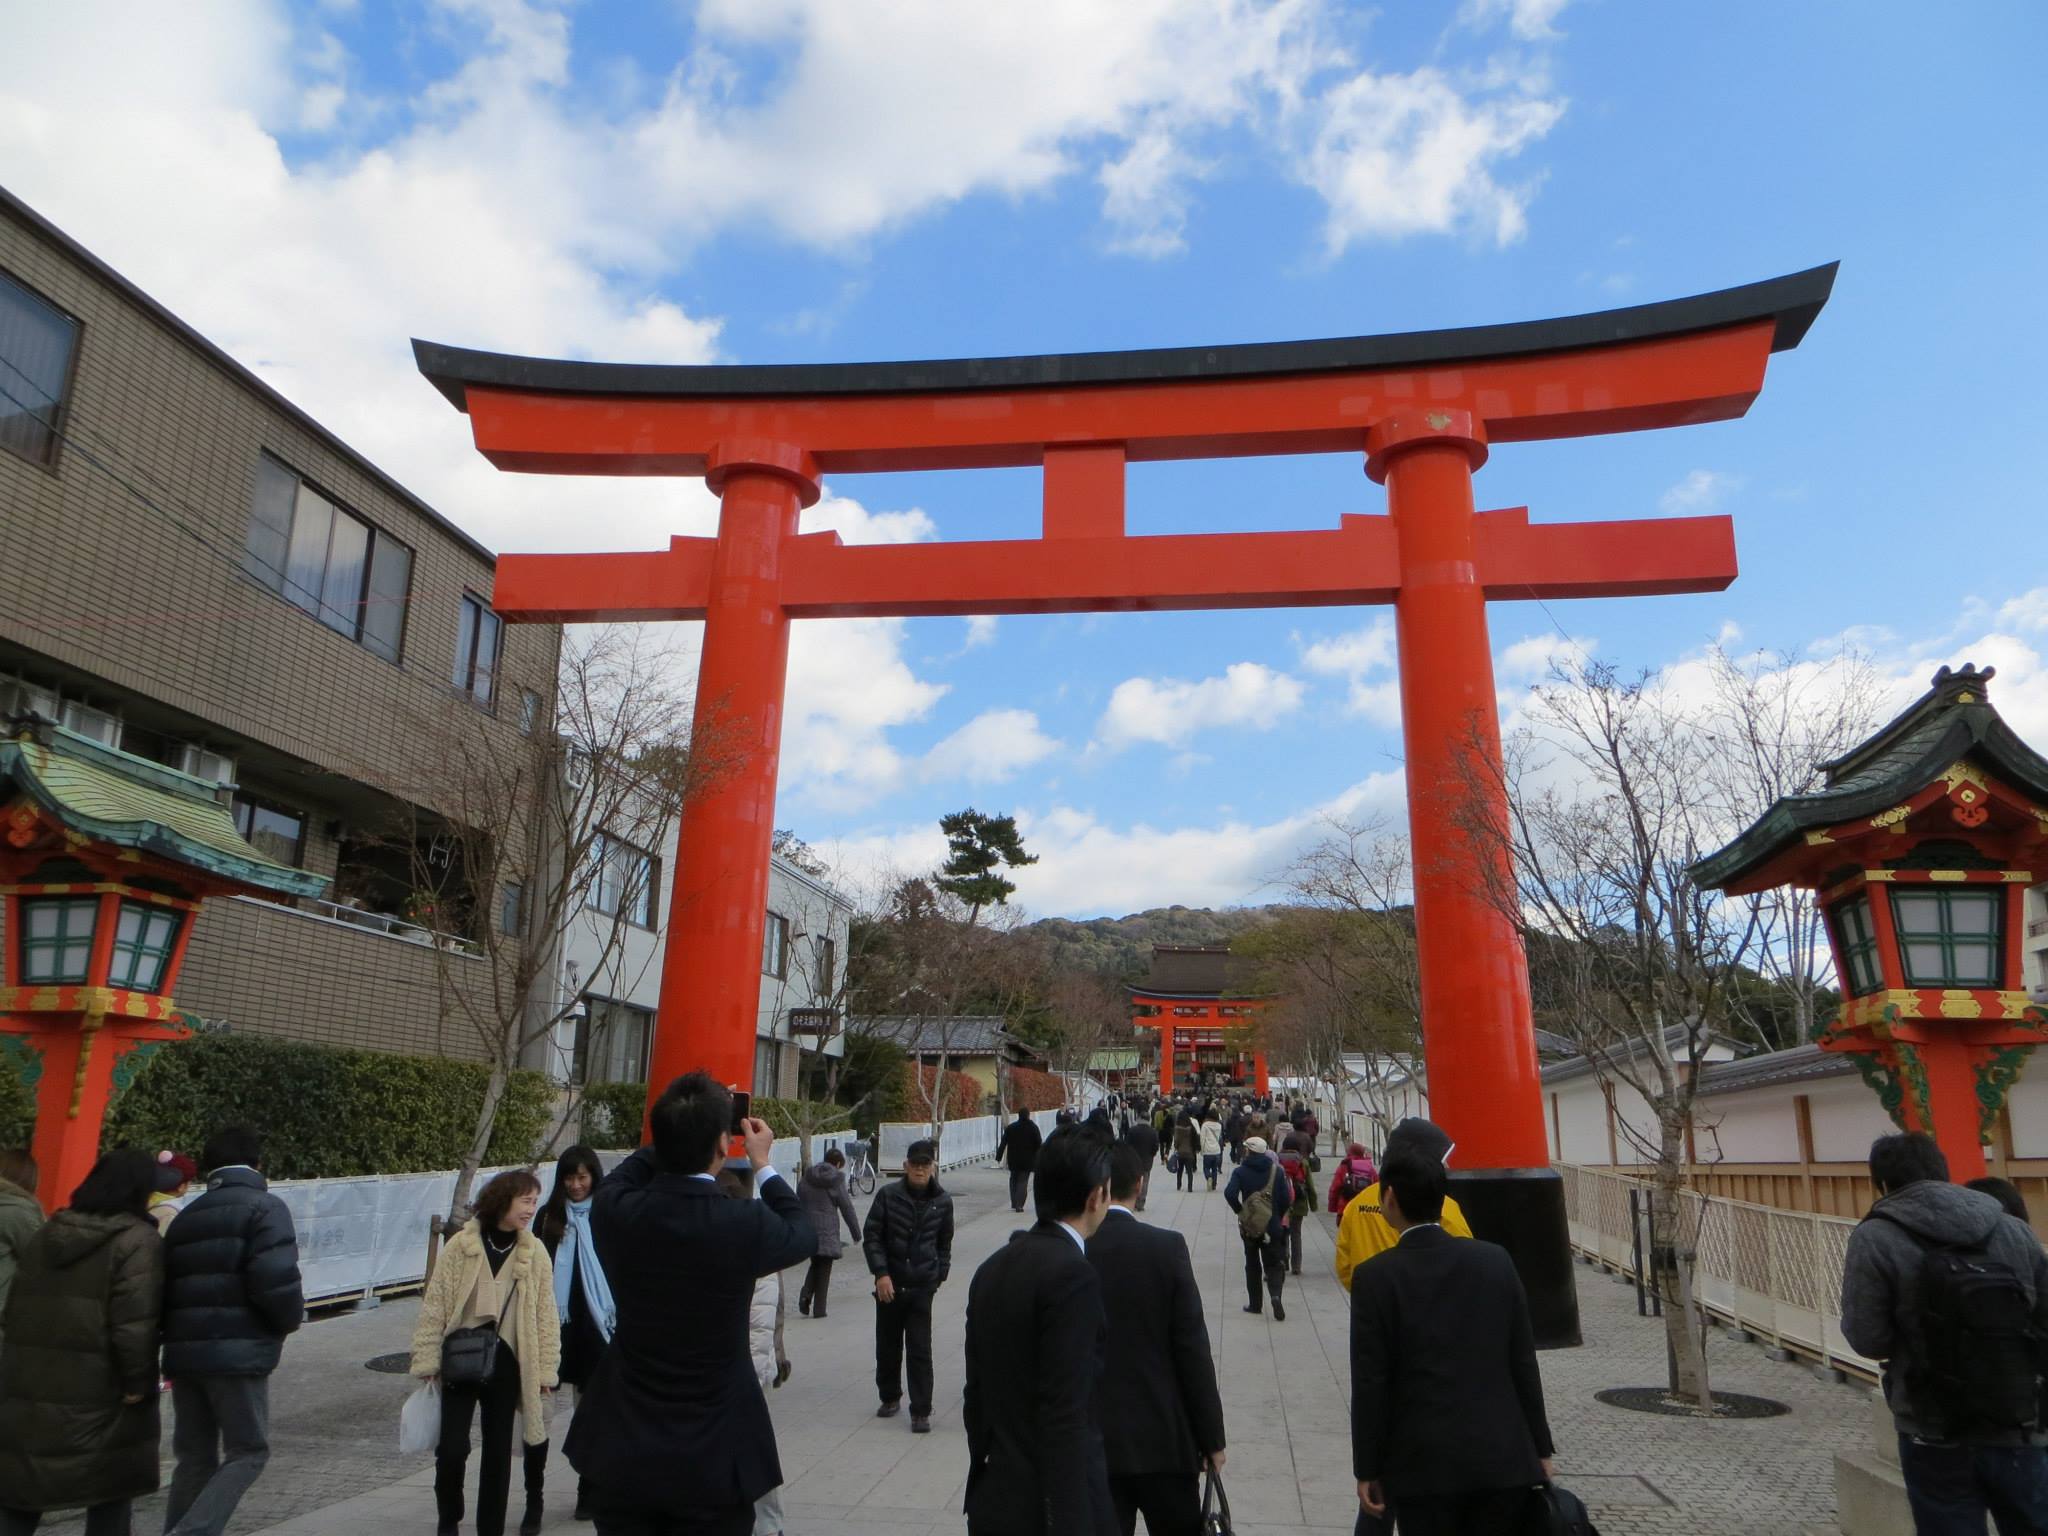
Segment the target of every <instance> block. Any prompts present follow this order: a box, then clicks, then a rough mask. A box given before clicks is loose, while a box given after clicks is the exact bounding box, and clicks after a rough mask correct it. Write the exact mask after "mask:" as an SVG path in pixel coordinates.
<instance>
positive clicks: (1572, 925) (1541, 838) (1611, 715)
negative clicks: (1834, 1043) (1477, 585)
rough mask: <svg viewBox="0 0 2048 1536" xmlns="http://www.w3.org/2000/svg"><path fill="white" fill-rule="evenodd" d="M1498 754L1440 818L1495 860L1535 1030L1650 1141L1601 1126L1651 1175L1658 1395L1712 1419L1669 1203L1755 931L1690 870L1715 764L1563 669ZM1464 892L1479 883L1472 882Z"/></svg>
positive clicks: (1647, 684) (1641, 699) (1604, 673)
mask: <svg viewBox="0 0 2048 1536" xmlns="http://www.w3.org/2000/svg"><path fill="white" fill-rule="evenodd" d="M1525 718H1526V721H1527V724H1526V725H1525V726H1524V727H1523V728H1522V729H1521V730H1519V731H1517V732H1515V733H1514V734H1512V735H1511V736H1510V737H1509V739H1508V741H1507V742H1506V743H1505V766H1504V768H1502V769H1498V770H1497V769H1495V768H1493V767H1492V766H1491V765H1490V764H1489V763H1487V761H1486V758H1485V754H1483V753H1481V752H1478V751H1476V750H1475V751H1472V752H1469V753H1467V754H1466V762H1467V764H1468V765H1469V771H1470V772H1471V773H1472V775H1473V776H1474V780H1475V784H1483V785H1484V786H1485V787H1486V788H1488V789H1489V790H1491V791H1495V792H1500V791H1504V799H1505V805H1506V813H1505V818H1504V819H1503V820H1502V821H1500V822H1499V823H1498V824H1489V822H1488V819H1487V818H1486V817H1485V816H1484V814H1483V812H1482V810H1481V809H1479V808H1481V807H1484V806H1486V805H1489V804H1493V803H1497V802H1496V801H1495V799H1494V798H1493V795H1492V794H1487V795H1466V796H1463V797H1460V801H1459V804H1460V809H1459V810H1458V811H1457V812H1456V814H1460V815H1464V816H1467V817H1470V818H1471V830H1472V832H1473V834H1474V835H1475V837H1477V838H1482V839H1494V840H1497V844H1498V845H1499V846H1501V847H1503V848H1504V850H1505V851H1506V852H1507V853H1508V854H1509V855H1510V858H1509V859H1508V860H1505V861H1503V860H1491V859H1484V860H1476V861H1474V862H1475V863H1476V864H1478V865H1480V866H1482V867H1483V868H1484V867H1491V868H1505V869H1506V870H1507V871H1508V873H1507V874H1505V875H1504V876H1503V877H1502V878H1501V880H1500V882H1499V884H1498V886H1497V888H1495V889H1492V890H1490V891H1489V892H1488V893H1487V894H1488V896H1489V898H1490V899H1491V900H1492V901H1494V902H1495V903H1496V905H1497V906H1498V908H1499V910H1501V911H1502V912H1504V913H1506V914H1507V915H1508V916H1510V917H1511V918H1512V919H1513V920H1514V922H1515V923H1516V924H1517V925H1518V926H1519V927H1520V929H1521V930H1522V933H1523V937H1524V942H1525V943H1526V944H1527V946H1528V950H1529V956H1530V972H1531V984H1532V989H1533V991H1534V993H1535V996H1536V999H1537V1003H1538V1008H1539V1013H1540V1015H1541V1017H1542V1021H1543V1022H1544V1023H1545V1024H1547V1025H1548V1026H1549V1027H1551V1028H1552V1029H1554V1030H1556V1031H1557V1032H1558V1033H1560V1034H1563V1035H1565V1036H1567V1037H1568V1038H1570V1039H1571V1040H1572V1041H1573V1042H1574V1043H1575V1044H1576V1045H1577V1046H1578V1047H1579V1048H1580V1050H1581V1051H1582V1052H1583V1053H1584V1054H1585V1056H1586V1058H1587V1060H1588V1061H1589V1062H1591V1064H1592V1066H1593V1069H1594V1071H1595V1072H1596V1073H1597V1074H1598V1076H1599V1078H1600V1081H1601V1083H1602V1084H1603V1086H1604V1087H1605V1088H1606V1089H1607V1090H1608V1091H1609V1092H1610V1093H1612V1092H1614V1091H1615V1090H1616V1088H1617V1087H1619V1088H1625V1089H1627V1090H1629V1091H1630V1092H1632V1093H1633V1094H1635V1095H1636V1096H1637V1097H1638V1098H1640V1099H1641V1101H1642V1102H1643V1103H1644V1104H1645V1105H1646V1106H1647V1109H1648V1114H1649V1116H1650V1117H1651V1119H1652V1120H1653V1122H1654V1125H1653V1127H1651V1128H1649V1129H1646V1130H1639V1129H1638V1128H1637V1126H1636V1125H1635V1123H1634V1121H1633V1120H1632V1118H1631V1117H1630V1116H1628V1115H1626V1114H1623V1115H1618V1116H1617V1124H1618V1125H1619V1126H1620V1127H1621V1128H1622V1129H1623V1131H1624V1132H1625V1133H1626V1134H1627V1135H1628V1136H1629V1137H1630V1139H1631V1140H1632V1141H1633V1142H1634V1143H1635V1145H1636V1146H1637V1148H1638V1150H1639V1151H1640V1153H1641V1154H1642V1156H1643V1157H1644V1158H1645V1160H1646V1161H1647V1162H1648V1163H1649V1164H1650V1168H1651V1195H1650V1202H1651V1210H1652V1215H1653V1222H1654V1228H1655V1241H1654V1244H1653V1247H1654V1250H1655V1252H1654V1254H1653V1262H1652V1270H1653V1274H1654V1275H1655V1277H1656V1283H1657V1284H1659V1286H1660V1287H1661V1288H1662V1289H1663V1290H1664V1292H1665V1300H1666V1306H1665V1309H1664V1317H1665V1328H1666V1342H1667V1345H1668V1347H1669V1354H1670V1362H1671V1390H1672V1392H1673V1393H1674V1394H1675V1395H1677V1396H1681V1397H1685V1398H1689V1399H1691V1400H1692V1401H1693V1402H1695V1403H1696V1404H1698V1405H1699V1407H1700V1408H1701V1409H1702V1410H1708V1409H1710V1408H1711V1406H1712V1393H1711V1387H1710V1383H1709V1381H1708V1376H1707V1361H1706V1352H1705V1345H1704V1314H1703V1312H1702V1311H1701V1310H1700V1309H1699V1308H1698V1307H1697V1305H1696V1303H1695V1298H1694V1294H1693V1272H1694V1258H1695V1243H1696V1240H1697V1233H1696V1232H1693V1231H1689V1230H1687V1229H1686V1225H1685V1223H1684V1221H1683V1220H1682V1202H1681V1200H1680V1191H1681V1190H1682V1189H1683V1188H1684V1186H1685V1182H1686V1175H1687V1155H1688V1150H1689V1148H1688V1141H1689V1136H1690V1133H1691V1131H1692V1129H1693V1122H1694V1094H1695V1091H1696V1088H1697V1085H1698V1078H1699V1069H1700V1063H1701V1062H1702V1061H1703V1060H1704V1059H1705V1056H1706V1052H1707V1050H1708V1048H1709V1045H1710V1043H1711V1041H1712V1039H1713V1036H1714V1033H1715V1031H1716V1030H1717V1029H1718V1028H1720V1027H1722V1026H1724V1025H1725V1024H1726V1022H1727V1019H1728V1014H1729V1007H1730V993H1731V990H1732V984H1733V983H1734V982H1735V980H1736V979H1737V978H1738V976H1739V975H1740V973H1741V969H1742V966H1743V963H1744V961H1745V960H1746V959H1748V958H1749V957H1751V956H1753V955H1754V954H1755V952H1756V949H1757V946H1758V943H1759V939H1760V936H1761V934H1762V931H1763V920H1762V917H1761V915H1760V914H1759V913H1758V911H1756V910H1755V909H1754V908H1750V909H1744V908H1743V907H1741V906H1739V905H1731V904H1729V903H1726V902H1724V901H1722V899H1721V898H1720V897H1719V895H1718V894H1717V893H1715V892H1713V891H1709V890H1704V889H1702V888H1701V887H1700V886H1699V885H1698V884H1697V883H1696V882H1695V881H1694V879H1693V878H1692V875H1691V872H1690V870H1691V865H1692V864H1693V863H1694V862H1695V861H1696V860H1698V859H1699V858H1700V857H1701V856H1702V855H1703V854H1705V853H1707V852H1709V851H1711V850H1712V849H1713V848H1715V847H1716V846H1718V843H1719V836H1720V830H1721V828H1722V826H1723V824H1724V817H1723V815H1722V813H1721V811H1720V809H1719V808H1718V807H1717V806H1715V805H1714V804H1712V803H1711V797H1710V796H1709V794H1708V792H1707V790H1706V786H1707V785H1708V784H1709V783H1710V782H1711V781H1710V777H1709V774H1710V764H1709V762H1708V761H1707V759H1708V758H1709V757H1710V756H1711V755H1712V753H1713V752H1714V751H1715V750H1717V749H1716V748H1715V747H1714V746H1713V744H1712V743H1711V741H1710V740H1709V739H1708V738H1707V737H1706V736H1705V735H1703V734H1702V733H1701V732H1699V731H1698V730H1696V729H1694V728H1693V726H1692V723H1691V722H1690V721H1689V720H1687V719H1686V718H1685V717H1684V714H1683V711H1682V709H1681V708H1680V707H1679V706H1678V705H1677V704H1676V703H1675V701H1673V700H1672V699H1671V698H1670V697H1668V696H1667V694H1666V692H1665V691H1664V689H1663V687H1662V684H1661V682H1660V680H1658V679H1656V678H1653V677H1649V676H1644V677H1638V678H1634V679H1624V678H1622V677H1620V676H1618V675H1617V674H1616V672H1615V671H1614V669H1613V668H1611V667H1608V666H1605V665H1603V664H1598V663H1594V662H1591V661H1587V660H1584V659H1579V660H1576V661H1572V662H1569V663H1565V662H1561V663H1559V664H1557V666H1556V668H1555V669H1554V671H1553V674H1552V676H1551V678H1550V680H1549V682H1548V683H1547V684H1546V685H1544V686H1542V687H1539V688H1538V689H1536V690H1534V691H1533V692H1532V694H1531V696H1530V698H1529V700H1528V701H1527V703H1526V705H1525ZM1480 878H1482V879H1483V878H1485V877H1484V875H1483V874H1482V875H1481V876H1480Z"/></svg>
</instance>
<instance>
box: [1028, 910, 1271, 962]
mask: <svg viewBox="0 0 2048 1536" xmlns="http://www.w3.org/2000/svg"><path fill="white" fill-rule="evenodd" d="M1268 920H1269V913H1268V911H1267V909H1266V908H1264V907H1225V908H1224V909H1222V910H1221V911H1217V910H1214V909H1212V908H1209V907H1155V908H1154V909H1153V910H1152V911H1150V912H1133V913H1132V914H1131V915H1130V916H1128V917H1091V918H1088V919H1086V920H1085V921H1082V922H1075V921H1073V920H1072V919H1071V918H1065V917H1048V918H1045V919H1043V920H1042V921H1040V922H1036V923H1032V924H1031V925H1030V926H1029V928H1028V929H1027V930H1026V931H1027V932H1029V933H1031V934H1032V935H1033V936H1034V937H1036V938H1039V939H1042V940H1044V941H1045V943H1046V944H1048V945H1049V946H1050V947H1051V949H1052V959H1053V962H1054V964H1055V965H1057V966H1059V967H1060V968H1061V969H1072V970H1081V971H1100V972H1102V973H1104V974H1106V975H1110V976H1121V977H1136V976H1141V975H1143V974H1144V972H1145V969H1146V967H1148V966H1149V965H1150V964H1151V963H1152V946H1153V945H1154V944H1228V943H1229V942H1230V941H1231V940H1232V939H1234V938H1236V937H1237V936H1238V935H1239V934H1241V933H1243V932H1244V931H1245V930H1246V929H1248V928H1255V927H1257V926H1258V925H1259V924H1261V923H1263V922H1266V921H1268Z"/></svg>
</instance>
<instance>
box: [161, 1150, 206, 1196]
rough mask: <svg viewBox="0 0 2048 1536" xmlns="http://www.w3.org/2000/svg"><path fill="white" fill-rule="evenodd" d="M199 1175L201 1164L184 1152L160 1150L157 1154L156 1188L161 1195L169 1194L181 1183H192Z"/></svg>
mask: <svg viewBox="0 0 2048 1536" xmlns="http://www.w3.org/2000/svg"><path fill="white" fill-rule="evenodd" d="M198 1177H199V1165H198V1164H197V1163H195V1162H193V1161H192V1159H191V1158H189V1157H187V1156H186V1155H185V1154H184V1153H182V1152H159V1153H157V1155H156V1188H157V1193H158V1194H160V1195H168V1194H170V1193H171V1192H172V1191H173V1190H175V1189H177V1188H178V1187H179V1186H180V1185H184V1184H190V1183H191V1182H192V1181H193V1180H194V1179H196V1178H198Z"/></svg>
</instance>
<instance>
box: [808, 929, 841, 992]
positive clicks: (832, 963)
mask: <svg viewBox="0 0 2048 1536" xmlns="http://www.w3.org/2000/svg"><path fill="white" fill-rule="evenodd" d="M838 983H839V946H838V945H836V944H834V943H833V942H832V940H831V939H830V938H821V939H819V940H818V975H817V989H816V991H815V993H814V994H813V995H814V996H816V997H819V998H827V997H830V996H831V995H832V993H833V990H834V989H835V988H836V987H837V986H838Z"/></svg>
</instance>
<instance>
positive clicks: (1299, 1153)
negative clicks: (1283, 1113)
mask: <svg viewBox="0 0 2048 1536" xmlns="http://www.w3.org/2000/svg"><path fill="white" fill-rule="evenodd" d="M1309 1155H1310V1146H1309V1141H1308V1138H1307V1137H1306V1136H1304V1135H1302V1134H1301V1132H1299V1131H1289V1132H1288V1133H1287V1140H1286V1141H1285V1142H1284V1143H1283V1144H1282V1146H1281V1149H1280V1172H1281V1173H1282V1174H1284V1175H1285V1176H1286V1179H1287V1182H1288V1183H1289V1184H1291V1185H1293V1186H1294V1199H1293V1202H1292V1203H1291V1204H1289V1206H1288V1207H1287V1219H1286V1222H1285V1223H1284V1225H1285V1226H1286V1228H1287V1233H1286V1248H1287V1266H1288V1270H1289V1272H1290V1273H1292V1274H1297V1275H1298V1274H1300V1273H1301V1229H1302V1228H1303V1227H1305V1226H1307V1225H1308V1220H1309V1218H1310V1217H1311V1216H1313V1215H1314V1214H1315V1210H1316V1187H1315V1185H1314V1184H1313V1183H1312V1182H1310V1178H1309V1167H1308V1160H1309Z"/></svg>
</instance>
